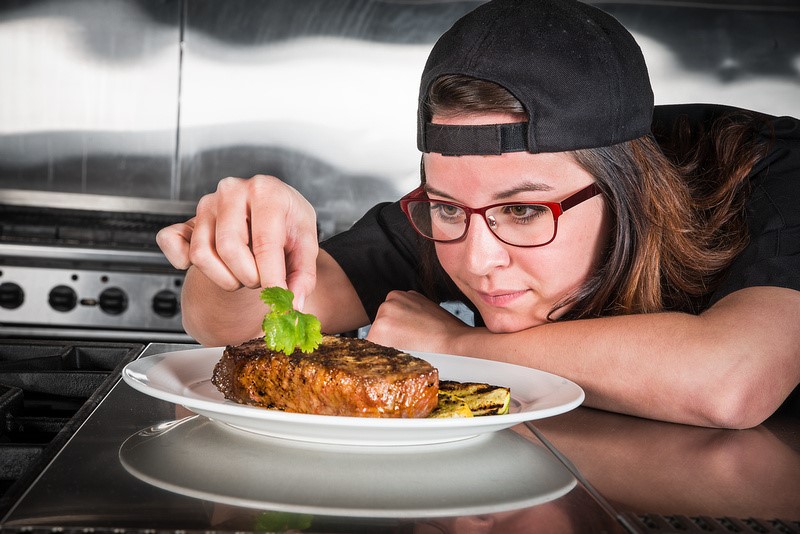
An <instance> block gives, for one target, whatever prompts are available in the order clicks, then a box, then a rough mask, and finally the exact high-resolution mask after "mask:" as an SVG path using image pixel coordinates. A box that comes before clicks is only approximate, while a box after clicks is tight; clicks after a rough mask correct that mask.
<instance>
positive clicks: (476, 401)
mask: <svg viewBox="0 0 800 534" xmlns="http://www.w3.org/2000/svg"><path fill="white" fill-rule="evenodd" d="M510 402H511V390H510V389H509V388H506V387H502V386H493V385H491V384H483V383H478V382H455V381H453V380H440V381H439V404H438V405H437V407H436V408H435V409H434V410H433V412H432V413H431V415H429V416H428V417H478V416H482V415H502V414H506V413H508V406H509V403H510ZM467 412H469V415H467Z"/></svg>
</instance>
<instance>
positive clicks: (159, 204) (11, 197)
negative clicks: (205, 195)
mask: <svg viewBox="0 0 800 534" xmlns="http://www.w3.org/2000/svg"><path fill="white" fill-rule="evenodd" d="M0 206H29V207H36V208H60V209H71V208H76V207H80V208H84V209H92V210H95V211H105V212H122V213H157V214H165V215H173V214H174V215H183V216H186V217H187V218H188V217H191V216H192V215H194V212H195V207H196V203H195V202H190V201H177V200H175V201H173V200H160V199H154V198H138V197H122V196H115V195H85V194H82V193H65V192H60V193H54V192H52V191H34V190H30V189H0Z"/></svg>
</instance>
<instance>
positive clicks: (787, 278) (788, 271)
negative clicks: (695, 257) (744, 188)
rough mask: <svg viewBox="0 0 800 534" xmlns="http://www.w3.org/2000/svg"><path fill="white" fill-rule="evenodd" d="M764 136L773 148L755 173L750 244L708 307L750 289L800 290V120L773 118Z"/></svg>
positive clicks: (749, 209) (749, 214) (750, 202)
mask: <svg viewBox="0 0 800 534" xmlns="http://www.w3.org/2000/svg"><path fill="white" fill-rule="evenodd" d="M763 135H764V136H765V137H766V138H767V140H768V142H771V143H772V145H771V146H772V149H771V151H770V153H769V154H768V155H767V156H766V157H765V158H764V159H763V160H762V161H760V162H759V163H758V164H756V166H755V167H754V168H753V171H752V173H751V187H752V191H751V196H750V198H749V200H748V202H747V225H748V230H749V233H750V243H749V244H748V245H747V248H746V249H745V250H744V251H743V252H742V253H741V254H740V255H739V256H738V257H737V258H736V259H735V260H734V262H733V263H732V264H731V266H730V267H729V268H728V269H727V272H726V273H725V275H724V278H723V280H722V283H721V285H720V286H719V287H718V288H717V290H716V291H715V292H714V293H713V295H712V296H711V300H710V302H709V305H710V304H713V303H714V302H717V301H718V300H720V299H721V298H723V297H724V296H726V295H729V294H730V293H733V292H734V291H737V290H739V289H743V288H746V287H753V286H777V287H785V288H790V289H795V290H798V291H800V121H798V120H797V119H795V118H792V117H778V118H772V120H770V122H769V125H768V127H767V128H766V129H765V131H764V132H763Z"/></svg>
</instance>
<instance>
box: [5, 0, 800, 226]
mask: <svg viewBox="0 0 800 534" xmlns="http://www.w3.org/2000/svg"><path fill="white" fill-rule="evenodd" d="M480 3H481V2H479V1H471V2H470V1H444V0H442V1H437V0H405V1H401V0H226V1H219V0H4V1H3V2H2V3H0V189H15V190H19V189H22V190H33V191H45V192H52V193H53V194H58V193H81V194H84V195H113V196H119V197H123V198H126V197H130V198H134V197H136V198H145V199H156V200H159V201H174V202H179V201H182V202H186V201H196V200H197V199H198V198H199V197H200V196H202V195H203V194H205V193H207V192H210V191H212V190H213V189H214V187H215V185H216V183H217V181H218V180H219V179H220V178H223V177H225V176H240V177H249V176H251V175H253V174H256V173H267V174H274V175H276V176H278V177H280V178H281V179H283V180H285V181H286V182H288V183H290V184H292V185H293V186H294V187H296V188H297V189H299V190H300V191H301V192H302V193H303V194H305V195H306V196H307V197H308V198H309V199H310V200H311V202H312V203H313V204H314V205H315V207H316V208H317V210H318V212H319V219H320V225H321V231H322V234H323V236H325V235H330V234H332V233H336V232H339V231H341V230H343V229H345V228H347V227H348V226H349V225H350V224H352V223H353V222H354V221H355V220H356V219H357V218H358V216H359V215H360V214H361V213H363V212H364V211H365V210H366V209H367V208H368V207H369V206H371V205H373V204H374V203H375V202H378V201H382V200H392V199H395V198H397V197H398V196H400V195H401V194H403V193H404V192H406V191H407V190H410V189H412V188H413V187H414V186H415V185H416V183H417V181H418V167H419V154H418V152H417V149H416V144H415V141H416V137H415V109H416V96H417V83H418V78H419V74H420V72H421V69H422V66H423V64H424V61H425V58H426V56H427V53H428V51H429V49H430V47H431V46H432V44H433V42H434V40H435V39H436V37H437V36H438V35H439V34H441V33H442V32H443V31H444V30H446V29H447V28H448V27H449V26H450V24H451V23H452V22H453V21H454V20H456V19H457V18H458V17H460V16H461V15H462V14H463V13H465V12H467V11H469V10H470V9H472V8H473V7H475V6H477V5H478V4H480ZM594 3H596V4H597V5H598V6H599V7H601V8H602V9H605V10H607V11H609V12H610V13H612V14H613V15H615V16H616V17H617V18H619V19H620V20H621V21H622V22H623V24H625V25H626V26H627V27H628V28H629V29H630V30H631V31H632V32H633V33H634V35H635V36H636V38H637V40H638V41H639V42H640V44H641V46H642V48H643V50H644V52H645V55H646V56H647V58H648V62H649V65H650V69H651V77H652V81H653V86H654V90H655V93H656V100H657V102H658V103H674V102H721V103H727V104H732V105H738V106H742V107H748V108H751V109H757V110H760V111H764V112H767V113H772V114H781V115H783V114H788V115H795V116H797V115H798V114H800V32H798V28H799V27H800V6H798V3H797V2H796V1H795V0H770V1H760V2H754V1H752V2H747V1H742V0H740V1H734V0H729V1H724V2H723V1H718V2H712V1H707V2H680V1H669V0H664V1H640V2H635V1H619V2H594ZM75 198H85V197H81V196H76V197H75ZM76 207H78V208H80V207H82V206H76Z"/></svg>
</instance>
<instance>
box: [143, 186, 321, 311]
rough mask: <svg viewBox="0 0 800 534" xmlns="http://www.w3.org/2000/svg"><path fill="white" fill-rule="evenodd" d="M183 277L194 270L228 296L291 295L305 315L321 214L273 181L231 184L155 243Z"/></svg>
mask: <svg viewBox="0 0 800 534" xmlns="http://www.w3.org/2000/svg"><path fill="white" fill-rule="evenodd" d="M156 240H157V242H158V245H159V247H161V250H163V251H164V255H165V256H166V257H167V259H168V260H169V261H170V263H172V265H174V266H175V267H176V268H178V269H188V268H189V267H190V266H194V267H195V268H197V269H199V270H200V271H201V272H202V273H203V274H204V275H205V277H206V278H207V279H209V280H210V281H211V282H213V283H214V284H215V285H216V286H218V287H219V288H222V289H223V290H225V291H235V290H237V289H239V288H242V287H248V288H253V289H257V288H260V287H269V286H282V287H288V288H289V289H290V290H291V291H293V292H294V294H295V306H296V307H298V308H302V306H303V302H304V300H305V297H306V296H307V295H309V294H310V293H311V291H312V290H313V289H314V285H315V283H316V259H317V252H318V243H317V225H316V214H315V213H314V208H313V207H312V206H311V204H310V203H309V202H308V201H307V200H306V199H305V198H304V197H303V196H302V195H301V194H300V193H298V192H297V190H295V189H294V188H292V187H291V186H289V185H287V184H285V183H284V182H281V181H280V180H278V179H277V178H275V177H272V176H264V175H257V176H254V177H252V178H250V179H249V180H245V179H242V178H225V179H223V180H221V181H220V182H219V184H218V186H217V190H216V192H214V193H211V194H208V195H206V196H204V197H202V198H201V199H200V201H199V202H198V204H197V214H196V215H195V217H193V218H192V219H190V220H189V221H187V222H185V223H180V224H175V225H172V226H169V227H167V228H164V229H163V230H161V231H160V232H159V233H158V236H157V238H156Z"/></svg>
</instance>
